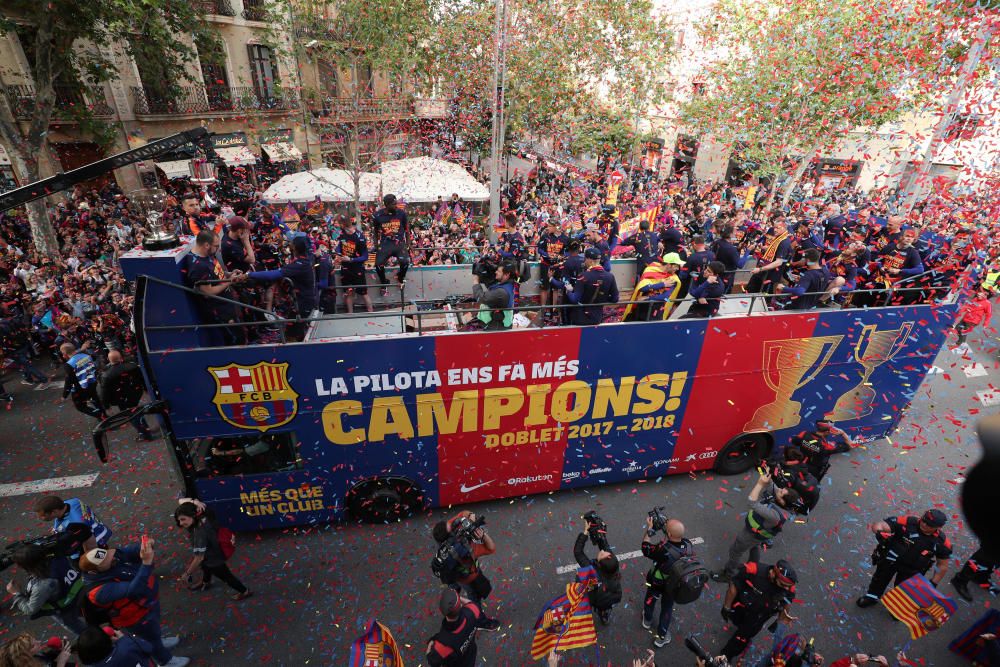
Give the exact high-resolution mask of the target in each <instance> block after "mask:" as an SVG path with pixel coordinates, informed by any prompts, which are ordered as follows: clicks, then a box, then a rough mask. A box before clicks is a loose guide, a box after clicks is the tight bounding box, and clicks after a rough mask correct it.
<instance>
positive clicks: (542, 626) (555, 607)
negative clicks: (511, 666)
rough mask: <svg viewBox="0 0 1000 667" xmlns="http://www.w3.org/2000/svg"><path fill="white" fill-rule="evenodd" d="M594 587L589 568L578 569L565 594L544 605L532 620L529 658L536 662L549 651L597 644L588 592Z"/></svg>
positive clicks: (593, 572) (592, 576)
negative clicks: (533, 632) (533, 621)
mask: <svg viewBox="0 0 1000 667" xmlns="http://www.w3.org/2000/svg"><path fill="white" fill-rule="evenodd" d="M596 584H597V571H596V570H594V567H593V566H592V565H588V566H587V567H581V568H580V569H579V570H577V573H576V581H574V582H573V583H571V584H566V593H565V594H564V595H560V596H559V597H557V598H556V599H554V600H552V602H549V603H548V604H547V605H545V609H543V610H542V613H541V614H540V615H539V616H538V620H537V621H535V637H534V639H532V640H531V657H532V659H533V660H538V659H539V658H542V657H544V656H546V655H548V654H549V652H550V651H553V650H556V651H568V650H569V649H571V648H583V647H584V646H590V645H591V644H596V643H597V631H596V630H594V615H593V613H592V612H591V607H590V600H589V599H588V598H587V591H589V590H590V589H591V588H593V587H594V586H595V585H596Z"/></svg>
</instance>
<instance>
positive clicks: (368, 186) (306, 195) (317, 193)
mask: <svg viewBox="0 0 1000 667" xmlns="http://www.w3.org/2000/svg"><path fill="white" fill-rule="evenodd" d="M381 181H382V177H381V176H379V175H378V174H369V173H362V174H361V181H360V190H361V197H360V199H361V201H376V200H378V199H379V197H380V194H379V186H380V184H381ZM317 197H319V199H320V201H325V202H348V201H354V174H353V173H352V172H350V171H347V170H345V169H329V168H327V167H321V168H319V169H313V170H312V171H300V172H299V173H297V174H289V175H288V176H283V177H282V178H281V179H279V180H278V181H276V182H275V183H274V184H273V185H272V186H271V187H269V188H268V189H267V190H265V191H264V200H265V201H268V202H271V203H273V204H288V203H302V202H311V201H316V198H317Z"/></svg>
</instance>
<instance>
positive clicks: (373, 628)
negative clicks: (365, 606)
mask: <svg viewBox="0 0 1000 667" xmlns="http://www.w3.org/2000/svg"><path fill="white" fill-rule="evenodd" d="M347 664H348V667H403V658H402V657H400V655H399V647H398V646H397V645H396V640H395V639H393V638H392V633H391V632H389V628H387V627H385V626H384V625H382V624H381V623H379V622H378V621H376V620H375V619H374V618H373V619H371V620H370V621H368V630H366V631H365V634H363V635H361V636H360V637H358V638H357V639H355V640H354V643H353V644H351V657H350V660H349V662H348V663H347Z"/></svg>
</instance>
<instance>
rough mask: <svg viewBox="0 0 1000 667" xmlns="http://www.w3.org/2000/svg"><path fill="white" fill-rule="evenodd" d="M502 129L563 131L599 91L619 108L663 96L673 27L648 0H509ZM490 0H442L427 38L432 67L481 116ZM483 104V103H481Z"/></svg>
mask: <svg viewBox="0 0 1000 667" xmlns="http://www.w3.org/2000/svg"><path fill="white" fill-rule="evenodd" d="M505 5H506V12H505V25H506V30H505V33H506V39H505V43H504V47H505V48H504V54H505V61H506V77H505V99H506V115H505V120H506V125H507V128H506V130H507V132H506V134H507V136H508V137H509V138H512V139H513V138H516V137H517V136H518V135H523V134H525V133H528V132H530V133H533V134H540V135H551V134H564V133H566V131H567V130H568V129H569V128H568V125H569V124H570V123H572V122H573V121H572V119H574V118H583V117H585V116H586V115H587V114H589V113H592V112H593V110H594V108H595V107H596V106H598V105H599V104H600V100H602V99H603V100H606V105H607V106H610V107H614V108H616V109H617V110H618V111H620V112H623V113H624V114H625V115H626V116H631V115H632V114H633V113H634V112H635V111H636V110H637V109H638V110H643V111H644V110H645V109H647V108H649V107H650V106H651V105H654V104H659V103H662V102H664V101H665V99H666V97H667V89H666V87H665V86H663V85H662V78H663V73H664V72H666V70H667V68H668V65H669V61H670V58H671V55H670V50H671V43H672V39H671V30H670V25H669V22H668V20H667V18H666V17H665V16H663V15H661V14H659V13H658V12H657V11H656V9H655V6H654V3H653V2H652V0H593V1H591V2H585V3H580V2H575V1H571V0H506V2H505ZM494 16H495V2H494V0H467V1H463V2H457V1H452V2H447V1H444V2H442V6H441V7H440V8H439V10H438V12H437V13H436V15H435V23H436V25H437V27H436V29H435V33H434V38H433V40H431V42H430V55H431V59H432V60H431V64H430V68H429V74H430V76H431V77H433V78H435V79H438V80H442V81H448V82H450V83H451V84H452V85H453V89H454V90H455V91H457V92H458V93H460V95H459V96H458V97H457V99H456V102H457V107H458V113H460V114H464V115H467V116H474V117H478V114H477V111H478V109H479V108H480V107H481V106H482V100H488V101H489V104H492V99H493V92H492V91H491V90H490V86H491V76H492V72H493V57H494V52H495V47H496V40H495V38H494ZM488 108H489V107H488Z"/></svg>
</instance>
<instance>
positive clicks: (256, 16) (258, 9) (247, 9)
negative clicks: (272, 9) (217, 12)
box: [243, 0, 267, 21]
mask: <svg viewBox="0 0 1000 667" xmlns="http://www.w3.org/2000/svg"><path fill="white" fill-rule="evenodd" d="M243 18H245V19H246V20H247V21H266V20H267V3H266V2H265V0H243Z"/></svg>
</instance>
